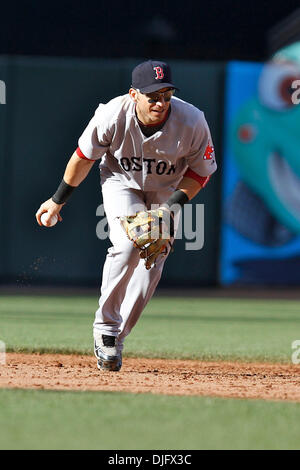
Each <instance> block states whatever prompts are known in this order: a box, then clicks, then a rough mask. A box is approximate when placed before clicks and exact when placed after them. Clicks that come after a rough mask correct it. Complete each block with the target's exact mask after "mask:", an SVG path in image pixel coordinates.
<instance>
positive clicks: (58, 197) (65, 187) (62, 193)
mask: <svg viewBox="0 0 300 470" xmlns="http://www.w3.org/2000/svg"><path fill="white" fill-rule="evenodd" d="M74 189H75V186H70V185H69V184H67V183H66V182H65V181H64V180H63V179H62V180H61V183H60V185H59V186H58V188H57V190H56V192H55V193H54V194H53V196H52V201H54V202H55V203H56V204H64V203H65V202H66V201H67V200H68V199H69V197H70V196H71V194H72V192H73V191H74Z"/></svg>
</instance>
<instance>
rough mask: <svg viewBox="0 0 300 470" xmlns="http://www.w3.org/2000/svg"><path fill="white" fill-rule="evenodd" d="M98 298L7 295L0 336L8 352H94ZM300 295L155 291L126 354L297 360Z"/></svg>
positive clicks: (1, 312)
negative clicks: (161, 293) (294, 356)
mask: <svg viewBox="0 0 300 470" xmlns="http://www.w3.org/2000/svg"><path fill="white" fill-rule="evenodd" d="M96 309H97V299H96V298H95V297H47V296H45V297H42V296H41V297H38V296H36V297H29V296H18V297H13V296H3V297H1V299H0V340H2V341H4V342H5V344H6V348H7V350H8V351H28V352H30V351H41V352H46V351H49V352H63V353H67V352H71V353H77V352H78V353H81V354H92V352H93V351H92V324H93V320H94V312H95V310H96ZM296 339H300V302H299V301H294V300H290V301H285V300H274V301H271V300H248V299H195V298H193V299H188V298H186V299H185V298H166V297H162V298H161V297H155V298H153V299H152V300H151V302H150V303H149V304H148V306H147V307H146V309H145V311H144V313H143V315H142V317H141V318H140V320H139V322H138V324H137V325H136V327H135V328H134V330H133V331H132V333H131V334H130V335H129V336H128V338H127V339H126V343H125V351H124V352H125V355H128V356H141V355H142V356H145V357H165V358H194V359H204V360H215V359H217V360H226V359H232V360H246V361H256V360H260V361H274V362H276V361H280V362H290V360H291V354H292V349H291V343H292V341H294V340H296Z"/></svg>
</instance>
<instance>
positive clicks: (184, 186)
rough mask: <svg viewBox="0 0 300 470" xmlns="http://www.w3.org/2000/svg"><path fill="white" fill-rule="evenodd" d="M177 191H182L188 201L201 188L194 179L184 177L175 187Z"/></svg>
mask: <svg viewBox="0 0 300 470" xmlns="http://www.w3.org/2000/svg"><path fill="white" fill-rule="evenodd" d="M177 189H180V190H181V191H183V192H184V193H185V194H186V195H187V197H188V198H189V200H191V199H193V197H195V196H196V195H197V194H198V193H199V191H200V190H201V189H202V186H201V184H200V183H199V182H198V181H196V180H195V179H193V178H189V177H188V176H184V177H183V178H182V180H181V181H180V183H179V185H178V186H177Z"/></svg>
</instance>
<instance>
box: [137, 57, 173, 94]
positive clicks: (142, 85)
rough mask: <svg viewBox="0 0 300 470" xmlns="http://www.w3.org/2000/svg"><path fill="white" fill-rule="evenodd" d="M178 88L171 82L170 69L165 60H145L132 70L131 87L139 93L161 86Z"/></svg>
mask: <svg viewBox="0 0 300 470" xmlns="http://www.w3.org/2000/svg"><path fill="white" fill-rule="evenodd" d="M166 87H168V88H175V89H176V90H178V88H177V87H176V86H175V85H173V83H172V74H171V69H170V66H169V65H168V64H166V63H165V62H160V61H157V60H147V61H146V62H142V63H141V64H139V65H137V66H136V67H135V68H134V69H133V71H132V88H136V89H138V90H140V92H141V93H152V92H153V91H157V90H160V89H161V88H166Z"/></svg>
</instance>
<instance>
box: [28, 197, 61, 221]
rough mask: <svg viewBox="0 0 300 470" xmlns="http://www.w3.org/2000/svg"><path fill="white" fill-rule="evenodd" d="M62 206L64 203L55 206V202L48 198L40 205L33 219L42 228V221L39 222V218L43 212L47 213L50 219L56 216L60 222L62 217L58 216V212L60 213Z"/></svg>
mask: <svg viewBox="0 0 300 470" xmlns="http://www.w3.org/2000/svg"><path fill="white" fill-rule="evenodd" d="M64 205H65V203H63V204H56V202H54V201H53V200H52V198H50V199H48V200H47V201H45V202H43V204H41V206H40V208H39V209H38V211H37V213H36V214H35V218H36V220H37V223H38V224H39V225H40V226H41V227H42V225H43V224H42V221H41V216H42V214H44V213H45V212H48V214H49V217H52V216H53V215H57V217H58V220H59V222H61V221H62V217H61V215H60V211H61V209H62V207H63V206H64Z"/></svg>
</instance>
